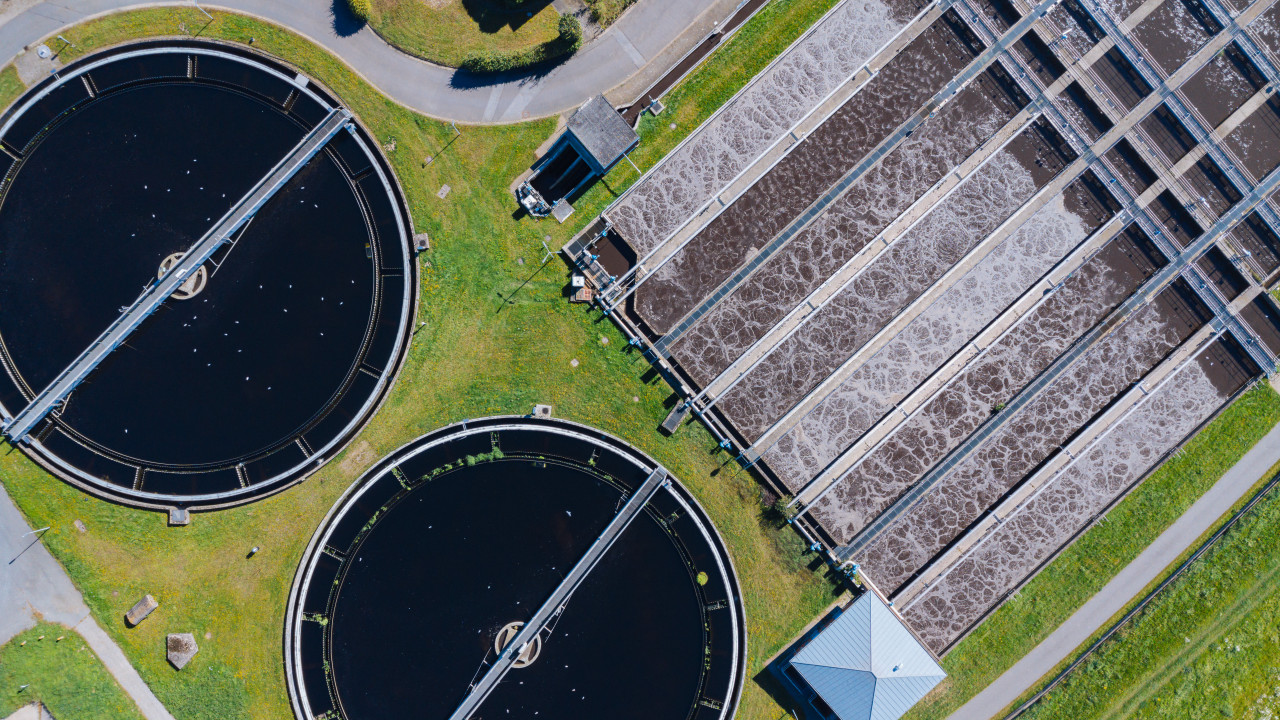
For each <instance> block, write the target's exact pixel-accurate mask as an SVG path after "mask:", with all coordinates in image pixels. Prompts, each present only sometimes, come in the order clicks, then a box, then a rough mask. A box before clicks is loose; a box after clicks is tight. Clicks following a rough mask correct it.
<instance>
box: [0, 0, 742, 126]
mask: <svg viewBox="0 0 1280 720" xmlns="http://www.w3.org/2000/svg"><path fill="white" fill-rule="evenodd" d="M155 4H157V3H139V2H136V1H131V0H46V1H45V2H33V0H5V1H4V2H0V23H3V24H0V63H4V62H8V61H9V60H10V59H12V58H13V57H14V56H16V55H17V54H18V53H20V52H22V50H23V48H24V47H26V46H27V45H28V44H29V43H33V42H35V41H37V40H40V39H42V38H45V37H48V36H49V35H52V34H54V33H56V32H59V31H60V30H62V29H65V28H66V27H68V26H70V25H74V24H76V23H79V22H82V21H83V20H85V19H87V18H90V17H92V16H95V15H101V14H104V13H109V12H113V11H116V10H122V9H126V8H137V7H144V6H147V5H155ZM162 4H175V5H188V6H189V5H190V3H162ZM736 5H737V3H736V2H734V0H646V1H645V2H642V3H639V4H637V5H636V6H634V7H632V8H631V9H630V10H629V11H627V13H626V14H624V15H623V16H622V17H621V18H620V19H619V20H618V21H617V22H616V23H614V24H613V25H612V26H610V27H609V28H608V29H606V30H605V31H604V32H603V33H602V34H601V35H600V36H599V37H598V38H596V39H595V40H593V41H592V42H591V43H589V44H588V45H587V46H586V47H585V48H583V49H582V50H580V51H578V52H577V53H576V54H574V55H573V56H572V57H570V58H569V59H568V60H567V61H565V62H563V63H561V64H559V65H557V66H555V67H554V68H552V69H551V70H550V71H549V72H545V73H544V74H532V73H502V74H500V75H494V76H474V75H470V74H468V73H465V72H461V71H458V70H455V69H453V68H446V67H441V66H439V65H433V64H431V63H428V62H424V61H422V60H419V59H417V58H414V57H410V56H409V55H406V54H404V53H402V52H400V51H399V50H396V49H395V48H393V47H391V46H390V45H388V44H387V43H385V42H384V41H383V40H382V39H381V38H380V37H378V35H377V34H376V33H374V32H373V31H372V30H371V29H369V28H368V27H367V26H364V25H361V24H360V23H358V22H357V21H356V20H355V19H354V18H353V17H351V15H350V13H349V12H348V11H347V10H346V4H345V0H218V1H217V2H216V3H201V7H203V8H205V9H206V10H208V11H210V12H213V13H216V12H218V10H219V9H220V8H221V9H230V10H235V11H238V12H243V13H249V14H252V15H257V16H260V17H263V18H265V19H267V20H270V21H272V22H275V23H277V24H280V25H284V26H285V27H288V28H290V29H292V30H294V31H296V32H298V33H300V34H302V35H304V36H306V37H308V38H310V39H311V40H312V41H313V42H315V43H317V44H319V45H321V46H323V47H325V48H327V49H328V50H329V51H330V52H332V53H334V54H335V55H337V56H338V57H340V58H342V59H343V60H344V61H345V62H346V63H347V64H348V65H350V66H351V67H353V68H355V70H356V71H357V72H358V73H360V74H361V75H362V76H363V77H364V78H365V79H366V80H368V81H369V82H370V83H372V84H373V85H374V86H376V87H377V88H378V89H380V90H382V92H384V93H386V94H387V95H388V96H390V97H391V98H392V99H394V100H396V101H397V102H399V103H401V104H403V105H406V106H408V107H410V108H413V109H414V110H417V111H419V112H421V113H424V114H426V115H430V116H432V117H436V118H440V119H443V120H450V121H456V122H465V123H472V124H476V123H509V122H516V121H519V120H521V119H528V118H536V117H545V116H548V115H556V114H559V113H561V112H564V111H565V110H569V109H572V108H576V107H578V106H579V105H581V104H582V103H583V102H585V101H586V100H587V99H588V98H590V97H592V96H594V95H597V94H599V93H603V92H605V91H607V90H610V89H612V88H614V87H616V86H617V85H620V84H622V83H623V82H625V81H626V80H628V79H629V78H631V77H632V76H633V75H635V74H636V73H638V72H640V71H641V69H642V68H645V67H646V66H647V65H648V64H649V63H650V61H653V60H655V59H656V60H657V62H656V63H655V65H662V67H660V68H649V69H648V72H652V73H653V75H654V77H655V78H656V77H657V76H658V75H660V74H661V72H662V71H665V70H666V65H668V64H670V63H671V62H674V60H675V58H671V57H670V53H664V52H663V51H664V50H666V49H667V48H668V46H669V45H672V44H673V42H674V41H676V40H677V38H680V36H681V35H682V33H685V31H686V30H688V31H689V33H691V34H692V35H694V36H696V37H688V36H686V37H684V38H681V41H682V42H686V43H687V44H689V45H690V46H692V45H693V44H694V43H695V42H696V41H698V40H700V39H701V38H702V36H703V35H704V34H705V31H706V28H707V27H709V25H708V24H707V23H708V21H709V19H710V18H711V17H714V19H715V20H717V21H718V20H719V19H721V18H720V17H719V16H720V15H723V16H724V17H728V16H729V15H730V14H732V12H733V9H734V7H736ZM708 10H710V11H711V12H710V13H707V11H708ZM704 13H707V15H708V17H707V18H702V17H700V16H702V15H703V14H704ZM175 30H176V28H175ZM72 40H73V42H74V38H73V39H72Z"/></svg>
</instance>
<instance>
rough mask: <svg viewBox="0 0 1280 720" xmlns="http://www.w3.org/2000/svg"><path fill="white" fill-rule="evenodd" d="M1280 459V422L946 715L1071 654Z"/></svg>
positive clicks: (956, 716) (959, 717) (1031, 678)
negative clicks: (1047, 632) (1077, 605)
mask: <svg viewBox="0 0 1280 720" xmlns="http://www.w3.org/2000/svg"><path fill="white" fill-rule="evenodd" d="M1277 462H1280V426H1277V427H1275V428H1274V429H1272V430H1271V432H1269V433H1267V434H1266V436H1264V437H1263V438H1262V440H1261V441H1259V442H1258V444H1257V445H1255V446H1254V448H1253V449H1252V450H1250V451H1249V452H1248V453H1246V454H1245V456H1244V457H1243V458H1241V459H1240V462H1238V463H1236V464H1235V465H1234V466H1233V467H1232V468H1231V469H1230V470H1228V471H1227V473H1226V474H1225V475H1223V476H1222V479H1220V480H1219V481H1218V482H1217V483H1216V484H1215V485H1214V486H1213V487H1212V488H1210V489H1209V491H1208V492H1206V493H1205V494H1204V495H1203V496H1202V497H1201V498H1200V499H1199V500H1197V501H1196V502H1195V504H1193V505H1192V506H1191V507H1190V508H1189V509H1188V510H1187V511H1186V512H1185V513H1183V514H1182V517H1180V518H1178V519H1177V520H1176V521H1175V522H1174V523H1173V524H1172V525H1170V526H1169V528H1168V529H1167V530H1165V531H1164V532H1163V533H1161V534H1160V537H1158V538H1156V539H1155V542H1153V543H1151V545H1150V546H1149V547H1147V549H1146V550H1144V551H1143V552H1142V554H1141V555H1139V556H1138V557H1137V558H1136V559H1134V561H1133V562H1131V563H1129V564H1128V565H1127V566H1125V568H1124V569H1123V570H1121V571H1120V573H1119V574H1117V575H1116V576H1115V577H1114V578H1112V580H1111V582H1109V583H1107V584H1106V585H1105V586H1104V587H1103V588H1102V589H1101V590H1099V591H1098V593H1097V594H1096V595H1094V596H1093V597H1092V598H1090V599H1089V601H1088V602H1086V603H1085V604H1084V605H1083V606H1082V607H1081V608H1080V609H1079V610H1077V611H1076V613H1075V614H1074V615H1072V616H1071V617H1070V618H1068V619H1067V621H1066V622H1064V623H1063V624H1062V625H1061V626H1060V627H1059V628H1058V629H1057V630H1055V631H1054V632H1053V633H1052V634H1051V635H1049V637H1047V638H1045V639H1044V641H1043V642H1041V643H1040V644H1039V645H1037V646H1036V647H1035V649H1033V650H1032V651H1031V652H1029V653H1027V655H1026V656H1025V657H1023V658H1022V660H1020V661H1018V663H1017V664H1015V665H1014V666H1013V667H1011V668H1009V669H1008V670H1007V671H1005V673H1004V674H1003V675H1001V676H1000V677H999V678H996V681H995V682H993V683H991V684H990V685H988V686H987V688H986V689H985V690H983V691H982V692H980V693H978V694H977V695H976V696H974V698H973V699H972V700H970V701H969V702H968V703H966V704H965V705H964V706H963V707H961V708H960V709H959V710H957V711H955V712H954V713H952V714H951V717H950V718H948V720H988V718H991V717H995V716H996V714H997V713H999V712H1000V711H1001V710H1002V709H1004V708H1005V707H1006V706H1008V705H1009V704H1010V703H1012V702H1013V701H1014V700H1017V699H1018V698H1019V697H1020V696H1021V695H1022V694H1023V693H1025V692H1026V691H1027V690H1029V689H1031V687H1032V686H1033V685H1035V684H1037V682H1038V681H1039V680H1040V678H1042V677H1044V676H1045V675H1046V674H1048V673H1049V672H1051V671H1052V670H1053V669H1054V668H1055V667H1057V666H1058V664H1059V663H1061V662H1062V661H1063V660H1066V659H1067V658H1068V657H1071V656H1073V655H1074V653H1075V652H1076V650H1077V649H1078V648H1079V647H1080V646H1081V645H1082V644H1084V643H1085V642H1086V641H1087V640H1088V639H1089V638H1090V637H1092V636H1093V634H1094V633H1096V632H1097V631H1098V630H1100V629H1102V627H1103V626H1104V625H1106V624H1107V622H1108V621H1110V620H1111V618H1112V617H1114V616H1115V614H1116V613H1118V612H1120V610H1121V609H1123V608H1124V606H1125V605H1127V604H1128V603H1129V601H1130V600H1133V599H1134V598H1136V597H1137V596H1138V595H1139V594H1140V593H1141V592H1142V591H1143V590H1144V589H1145V588H1146V587H1147V586H1148V585H1150V584H1151V582H1152V581H1153V580H1155V579H1156V577H1157V576H1159V575H1160V573H1162V572H1163V571H1164V570H1165V568H1167V567H1169V566H1170V565H1171V564H1173V563H1174V562H1175V561H1177V559H1178V557H1179V556H1180V555H1182V553H1184V552H1186V551H1187V550H1188V549H1189V548H1190V547H1191V546H1192V545H1194V544H1196V543H1197V542H1198V541H1199V540H1200V536H1201V535H1203V534H1204V533H1205V532H1206V531H1207V530H1208V529H1209V527H1210V526H1212V525H1213V524H1214V522H1216V521H1217V520H1218V519H1219V518H1221V517H1222V516H1223V515H1225V514H1226V513H1227V512H1228V511H1230V510H1231V506H1233V505H1235V504H1236V502H1238V501H1239V500H1240V499H1242V498H1244V496H1245V495H1246V494H1248V492H1249V489H1250V488H1251V487H1253V485H1254V484H1255V483H1257V482H1258V480H1259V479H1260V478H1262V476H1263V474H1265V473H1266V472H1267V471H1268V470H1269V469H1271V467H1272V466H1273V465H1275V464H1276V463H1277Z"/></svg>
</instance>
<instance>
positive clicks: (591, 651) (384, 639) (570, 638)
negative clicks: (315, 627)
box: [330, 460, 704, 720]
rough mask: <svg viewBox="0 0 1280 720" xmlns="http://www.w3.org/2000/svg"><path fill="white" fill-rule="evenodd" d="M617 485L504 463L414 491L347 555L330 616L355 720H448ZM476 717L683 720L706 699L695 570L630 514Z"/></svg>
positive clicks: (577, 552) (577, 548)
mask: <svg viewBox="0 0 1280 720" xmlns="http://www.w3.org/2000/svg"><path fill="white" fill-rule="evenodd" d="M621 498H622V495H621V491H620V490H619V489H618V488H617V487H616V486H614V485H612V484H610V483H608V482H605V481H604V480H602V479H600V478H599V477H597V476H595V475H593V474H589V473H587V472H584V471H583V470H580V469H577V468H573V467H566V466H563V465H559V464H556V463H554V462H552V463H546V464H542V463H532V462H529V461H528V460H506V461H498V462H491V463H484V464H480V465H476V466H474V467H467V468H465V469H464V470H458V471H454V472H451V473H446V474H445V475H443V476H441V477H439V478H437V479H435V480H432V481H430V482H428V483H426V484H425V485H421V486H418V489H416V490H415V491H413V492H411V493H410V494H408V495H407V496H405V497H404V499H403V500H401V501H399V502H398V503H396V504H395V505H393V506H391V508H390V509H389V510H387V511H386V512H385V514H383V515H381V516H380V517H379V519H378V522H377V525H376V526H375V527H374V528H373V529H372V530H371V531H370V532H369V534H368V535H367V536H366V537H365V539H364V541H363V542H362V543H361V544H360V545H359V546H358V548H357V549H356V550H354V551H353V555H352V560H351V562H349V563H347V568H348V570H347V571H346V574H345V576H344V577H343V578H342V579H341V585H340V587H339V588H338V590H337V593H338V594H337V599H336V604H335V607H334V611H333V616H332V619H331V625H330V627H331V630H332V639H331V650H332V658H333V659H332V665H333V674H334V682H335V685H336V686H337V688H338V693H339V696H340V699H341V703H342V708H343V710H344V711H345V714H346V717H348V718H350V720H365V719H372V718H387V717H421V718H447V717H448V716H449V714H450V713H451V712H452V711H453V710H454V709H455V708H456V707H457V706H458V705H459V704H460V703H461V701H462V699H463V697H464V696H465V695H466V692H467V688H468V686H469V684H470V683H471V682H473V680H475V679H478V678H479V676H480V674H482V672H483V668H482V667H481V662H482V661H483V660H485V659H486V657H487V658H488V659H489V660H490V661H491V660H492V659H493V640H494V637H495V635H496V634H497V632H498V631H499V630H500V629H501V628H502V627H503V626H504V625H506V624H507V623H509V622H512V621H522V622H523V621H527V620H528V619H529V618H530V617H531V616H532V615H533V613H534V612H536V611H537V609H538V608H539V607H540V605H541V604H542V602H543V601H544V600H545V599H546V598H547V597H548V596H549V595H550V594H551V592H552V591H553V590H554V589H555V588H556V586H557V585H559V583H560V581H561V580H562V578H563V575H564V573H566V572H568V571H569V569H571V568H572V567H573V565H574V564H575V563H576V562H577V561H578V559H579V558H581V557H582V555H583V554H584V553H585V552H586V550H587V548H588V547H589V546H590V545H591V543H592V542H593V541H594V540H595V539H596V537H597V536H598V535H599V533H600V532H601V531H602V530H603V529H604V527H605V526H606V525H607V524H608V521H609V520H610V519H611V518H612V517H613V514H614V512H615V510H616V508H617V507H618V506H619V505H620V503H621V501H622V500H621ZM552 627H553V630H552V631H551V632H550V633H549V635H548V633H544V643H543V646H542V650H541V653H540V654H539V656H538V658H537V659H536V660H535V661H534V663H533V664H532V665H530V666H528V667H526V668H515V669H512V670H511V671H510V672H509V673H508V674H507V676H506V678H505V679H504V680H503V682H502V683H501V684H500V685H499V686H498V687H497V689H496V690H495V691H494V692H493V694H492V695H490V696H489V698H488V699H487V700H486V701H485V703H484V704H483V705H482V706H481V708H480V710H479V712H478V713H477V715H476V717H478V718H532V717H539V718H569V717H575V718H577V717H581V718H636V719H637V720H638V719H640V718H645V719H661V718H673V719H674V718H685V717H687V716H688V714H689V712H690V710H691V709H692V707H693V704H694V702H695V701H696V700H697V698H698V691H699V685H700V678H701V674H702V673H701V666H702V662H703V647H704V630H703V618H702V610H701V606H700V603H699V600H698V593H697V588H696V586H695V585H694V582H693V577H692V574H691V570H690V569H689V568H688V565H687V564H686V562H685V561H684V559H683V557H682V556H681V554H680V552H679V551H678V549H677V547H676V545H675V544H674V542H673V541H672V539H671V537H670V536H669V535H668V534H667V532H666V531H665V530H664V529H663V528H662V527H661V526H660V525H658V523H657V522H656V521H654V520H653V519H652V518H651V517H650V516H648V515H642V516H641V517H640V518H638V519H637V520H636V521H635V522H634V523H632V524H631V525H630V526H629V527H628V528H627V529H626V530H625V531H624V533H623V534H622V535H621V537H620V538H619V539H618V541H617V543H616V544H615V545H614V546H613V548H611V549H610V550H609V552H608V553H606V554H605V556H604V557H603V559H602V560H601V562H600V564H599V565H597V566H596V568H595V569H594V570H593V571H592V572H591V574H590V575H588V576H587V579H586V580H585V581H584V582H583V584H582V585H581V586H580V587H579V588H578V590H577V591H576V592H575V593H574V594H573V595H572V596H571V598H570V600H569V602H568V603H567V607H566V610H565V612H564V614H563V615H562V616H561V618H560V619H559V620H558V621H554V624H553V626H552Z"/></svg>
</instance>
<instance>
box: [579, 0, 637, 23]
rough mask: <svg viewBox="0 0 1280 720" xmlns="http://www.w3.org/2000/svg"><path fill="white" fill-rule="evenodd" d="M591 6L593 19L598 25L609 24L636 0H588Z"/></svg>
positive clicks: (588, 4) (588, 5)
mask: <svg viewBox="0 0 1280 720" xmlns="http://www.w3.org/2000/svg"><path fill="white" fill-rule="evenodd" d="M586 3H587V7H589V8H591V19H592V21H594V22H595V23H596V24H597V25H601V26H609V25H612V24H613V22H614V21H615V20H617V19H618V18H619V17H621V16H622V13H623V12H625V11H626V9H627V8H629V7H631V6H632V5H635V4H636V0H586Z"/></svg>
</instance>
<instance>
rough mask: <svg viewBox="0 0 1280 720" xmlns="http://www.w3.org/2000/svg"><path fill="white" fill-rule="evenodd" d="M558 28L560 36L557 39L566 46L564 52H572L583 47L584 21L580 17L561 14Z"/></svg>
mask: <svg viewBox="0 0 1280 720" xmlns="http://www.w3.org/2000/svg"><path fill="white" fill-rule="evenodd" d="M558 30H559V32H560V36H559V37H558V38H556V40H557V41H558V42H559V43H560V44H561V45H562V46H563V47H564V48H565V50H564V52H566V53H571V52H573V51H575V50H577V49H578V48H580V47H582V23H580V22H578V18H576V17H574V16H572V15H561V16H560V23H559V26H558Z"/></svg>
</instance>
